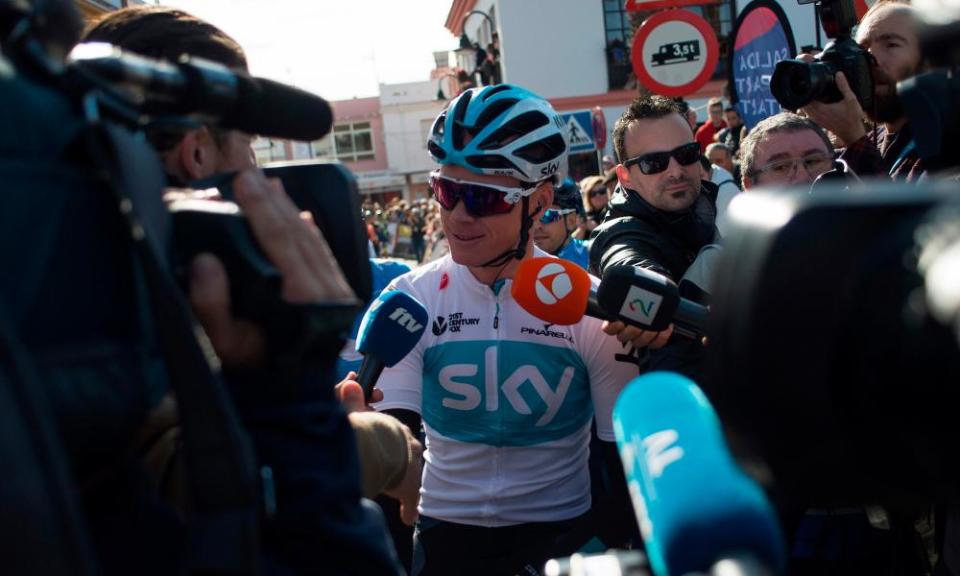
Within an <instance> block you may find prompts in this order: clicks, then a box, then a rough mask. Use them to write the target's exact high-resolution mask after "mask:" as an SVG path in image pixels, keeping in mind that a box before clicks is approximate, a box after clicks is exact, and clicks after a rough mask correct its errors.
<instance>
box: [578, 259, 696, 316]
mask: <svg viewBox="0 0 960 576" xmlns="http://www.w3.org/2000/svg"><path fill="white" fill-rule="evenodd" d="M679 299H680V297H679V295H678V293H677V287H676V285H675V284H674V283H673V282H672V281H671V280H670V279H669V278H667V277H666V276H664V275H662V274H657V273H656V272H653V271H650V270H646V269H644V268H641V267H639V266H621V265H618V266H609V267H608V268H607V269H606V270H604V271H603V280H602V281H601V282H600V286H599V287H598V288H597V301H598V302H599V303H600V306H601V307H602V308H603V309H604V310H606V311H607V312H608V313H609V314H611V315H613V316H615V317H616V318H618V319H620V320H622V321H624V322H627V323H629V324H633V325H635V326H640V327H641V328H644V329H647V330H656V331H660V330H665V329H666V328H667V326H668V325H669V324H670V322H671V321H672V320H673V314H674V311H676V309H677V304H678V302H679Z"/></svg>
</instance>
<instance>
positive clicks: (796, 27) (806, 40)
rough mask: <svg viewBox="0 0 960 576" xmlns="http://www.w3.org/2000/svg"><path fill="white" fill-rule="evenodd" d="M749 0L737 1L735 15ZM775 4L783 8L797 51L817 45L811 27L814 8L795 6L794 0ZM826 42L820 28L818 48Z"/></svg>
mask: <svg viewBox="0 0 960 576" xmlns="http://www.w3.org/2000/svg"><path fill="white" fill-rule="evenodd" d="M749 3H750V2H749V0H737V14H738V15H739V13H740V11H741V10H743V9H744V8H745V7H746V6H747V4H749ZM777 3H778V4H779V5H780V7H781V8H783V12H784V14H786V15H787V20H788V21H789V22H790V28H791V29H792V30H793V39H794V41H795V42H796V43H797V50H798V51H799V50H800V47H801V46H805V45H807V44H816V43H817V31H816V27H814V25H813V21H814V20H813V15H814V8H813V4H803V5H800V4H797V2H796V0H777ZM827 41H828V38H827V35H826V34H825V33H824V32H823V29H822V28H821V31H820V46H821V47H823V45H824V44H826V43H827Z"/></svg>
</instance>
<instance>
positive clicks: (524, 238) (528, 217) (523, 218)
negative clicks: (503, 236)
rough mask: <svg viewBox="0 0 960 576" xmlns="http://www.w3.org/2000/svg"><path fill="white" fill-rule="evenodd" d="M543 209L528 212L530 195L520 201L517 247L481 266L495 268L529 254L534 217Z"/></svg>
mask: <svg viewBox="0 0 960 576" xmlns="http://www.w3.org/2000/svg"><path fill="white" fill-rule="evenodd" d="M542 209H543V207H542V206H541V207H539V208H537V209H536V210H535V211H534V212H533V214H528V213H527V212H528V211H529V210H530V197H529V196H524V197H523V199H522V200H521V201H520V242H519V243H517V247H516V248H512V249H510V250H507V251H506V252H504V253H502V254H500V255H499V256H496V257H494V258H493V259H491V260H489V261H487V262H486V263H484V264H481V265H480V266H481V267H482V268H495V267H497V266H503V265H505V264H506V263H507V262H509V261H510V259H511V258H516V259H517V260H523V257H524V256H525V255H526V254H527V242H528V241H529V240H530V227H531V226H533V217H534V216H536V215H537V214H538V213H539V212H540V210H542Z"/></svg>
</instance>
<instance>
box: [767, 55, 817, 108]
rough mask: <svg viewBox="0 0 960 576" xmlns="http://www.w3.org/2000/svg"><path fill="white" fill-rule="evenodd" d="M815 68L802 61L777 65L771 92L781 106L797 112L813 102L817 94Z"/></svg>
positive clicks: (784, 61)
mask: <svg viewBox="0 0 960 576" xmlns="http://www.w3.org/2000/svg"><path fill="white" fill-rule="evenodd" d="M814 66H817V65H816V64H807V63H806V62H802V61H800V60H783V61H781V62H778V63H777V67H776V68H775V69H774V70H773V77H772V78H770V92H772V93H773V97H774V98H776V99H777V102H779V103H780V105H781V106H783V107H784V108H787V109H789V110H796V109H797V108H800V107H802V106H806V105H807V104H808V103H809V102H810V101H812V100H813V98H814V96H815V95H816V93H817V89H816V88H817V87H816V86H815V78H814V70H813V68H814ZM821 66H822V65H821Z"/></svg>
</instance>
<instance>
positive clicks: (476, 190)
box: [429, 172, 532, 218]
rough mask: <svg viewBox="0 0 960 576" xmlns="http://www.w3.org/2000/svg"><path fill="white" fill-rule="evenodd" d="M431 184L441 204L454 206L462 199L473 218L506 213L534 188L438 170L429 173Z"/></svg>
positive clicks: (448, 207) (445, 206) (448, 206)
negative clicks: (443, 173) (478, 180)
mask: <svg viewBox="0 0 960 576" xmlns="http://www.w3.org/2000/svg"><path fill="white" fill-rule="evenodd" d="M429 184H430V188H431V189H432V190H433V195H434V196H435V197H436V198H437V202H439V203H440V205H441V206H443V207H444V208H445V209H447V210H453V209H454V208H456V207H457V203H458V202H459V201H460V200H461V199H463V204H464V206H465V207H466V209H467V213H468V214H470V215H471V216H473V217H474V218H483V217H484V216H494V215H496V214H506V213H508V212H510V211H511V210H513V207H514V206H515V205H516V204H517V202H519V201H520V198H522V197H523V196H527V195H529V194H530V193H531V192H532V189H523V188H509V187H507V186H496V185H494V184H478V183H476V182H465V181H463V180H456V179H453V178H448V177H446V176H441V175H440V173H439V172H433V173H431V174H430V178H429Z"/></svg>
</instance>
